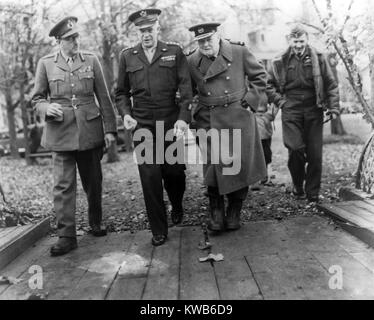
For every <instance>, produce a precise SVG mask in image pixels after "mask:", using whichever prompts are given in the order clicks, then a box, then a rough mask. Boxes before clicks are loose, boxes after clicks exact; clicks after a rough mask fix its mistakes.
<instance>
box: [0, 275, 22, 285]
mask: <svg viewBox="0 0 374 320" xmlns="http://www.w3.org/2000/svg"><path fill="white" fill-rule="evenodd" d="M21 281H22V279H16V278H13V277H4V276H1V277H0V285H10V284H17V283H20V282H21Z"/></svg>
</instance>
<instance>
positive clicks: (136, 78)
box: [116, 9, 192, 246]
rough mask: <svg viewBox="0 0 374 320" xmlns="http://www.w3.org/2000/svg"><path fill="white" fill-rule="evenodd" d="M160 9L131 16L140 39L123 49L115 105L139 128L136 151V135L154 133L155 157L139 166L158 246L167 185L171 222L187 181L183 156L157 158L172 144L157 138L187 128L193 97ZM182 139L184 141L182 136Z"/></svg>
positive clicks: (178, 215)
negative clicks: (164, 34)
mask: <svg viewBox="0 0 374 320" xmlns="http://www.w3.org/2000/svg"><path fill="white" fill-rule="evenodd" d="M160 13H161V10H158V9H145V10H140V11H137V12H135V13H133V14H131V15H130V17H129V20H130V21H131V22H133V23H134V25H135V27H136V30H137V32H138V36H139V39H140V43H139V44H138V45H136V46H135V47H132V48H128V49H126V50H123V51H122V52H121V56H120V65H119V72H118V85H117V90H116V104H117V108H118V111H119V113H120V114H121V116H123V117H124V124H125V127H126V128H127V129H136V130H135V132H134V144H135V151H136V150H137V147H138V146H139V147H140V145H141V142H140V141H136V139H135V136H136V135H137V134H138V133H139V132H140V131H142V132H144V130H148V132H149V133H150V135H151V139H150V140H151V141H150V145H149V149H151V156H154V157H151V158H152V161H146V162H144V163H139V164H138V168H139V174H140V179H141V183H142V188H143V194H144V200H145V205H146V209H147V214H148V219H149V223H150V227H151V230H152V234H153V238H152V244H153V245H154V246H159V245H162V244H164V242H165V241H166V239H167V235H168V223H167V214H166V210H165V205H164V199H163V192H164V191H163V186H164V187H165V189H166V191H167V194H168V196H169V200H170V202H171V205H172V212H171V217H172V221H173V223H175V224H179V223H180V222H181V221H182V217H183V206H182V200H183V195H184V191H185V180H186V177H185V172H184V171H185V169H186V167H185V165H184V162H183V160H182V161H178V162H177V163H175V164H170V163H169V162H168V159H165V161H164V162H163V163H161V162H158V163H157V162H156V161H155V158H157V155H156V153H157V150H156V149H157V148H159V149H160V148H161V149H162V150H161V153H164V151H165V150H166V149H167V147H168V146H169V145H170V144H171V143H172V142H171V141H169V142H168V141H164V140H165V139H164V135H163V134H161V135H162V136H161V140H162V141H161V140H160V139H156V137H157V135H158V138H160V135H159V133H160V132H159V131H160V129H162V131H163V132H165V133H167V132H168V131H169V130H175V133H176V134H178V135H179V136H182V135H183V134H184V133H185V132H186V130H187V129H188V123H189V121H190V117H191V115H190V104H191V101H192V88H191V79H190V75H189V72H188V64H187V59H186V57H185V55H184V54H183V51H182V49H181V48H180V46H179V45H177V44H175V43H165V42H163V41H160V40H158V36H159V33H160V25H159V21H158V17H159V15H160ZM177 92H178V96H179V99H178V100H179V103H178V101H177V99H176V96H177ZM157 128H158V129H157ZM156 131H157V132H156ZM180 141H181V142H182V143H183V139H182V140H180ZM162 145H164V146H163V147H161V146H162ZM148 151H149V150H148ZM137 155H138V154H137ZM158 155H159V154H158ZM164 156H165V154H164ZM182 158H183V157H182ZM137 160H139V159H137Z"/></svg>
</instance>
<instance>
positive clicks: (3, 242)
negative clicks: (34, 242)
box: [0, 224, 34, 251]
mask: <svg viewBox="0 0 374 320" xmlns="http://www.w3.org/2000/svg"><path fill="white" fill-rule="evenodd" d="M33 226H34V225H32V224H27V225H24V226H18V227H14V228H12V230H9V232H7V233H5V234H4V236H3V237H2V238H1V239H0V251H1V250H2V249H3V248H4V247H6V246H7V245H8V244H9V242H12V241H13V240H14V238H17V237H18V236H19V235H20V234H22V233H24V232H25V231H27V230H28V229H30V228H32V227H33ZM7 229H8V228H7Z"/></svg>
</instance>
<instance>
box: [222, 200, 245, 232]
mask: <svg viewBox="0 0 374 320" xmlns="http://www.w3.org/2000/svg"><path fill="white" fill-rule="evenodd" d="M242 207H243V200H240V199H235V200H232V199H229V205H228V207H227V214H226V221H225V224H226V229H227V230H238V229H240V211H241V210H242Z"/></svg>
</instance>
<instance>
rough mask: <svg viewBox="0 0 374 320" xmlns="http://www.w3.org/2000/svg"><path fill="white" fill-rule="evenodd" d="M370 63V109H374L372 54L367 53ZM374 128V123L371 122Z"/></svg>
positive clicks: (373, 55)
mask: <svg viewBox="0 0 374 320" xmlns="http://www.w3.org/2000/svg"><path fill="white" fill-rule="evenodd" d="M369 59H370V63H369V67H370V84H371V86H370V91H371V109H372V110H374V54H370V55H369ZM371 126H372V129H374V123H372V124H371Z"/></svg>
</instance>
